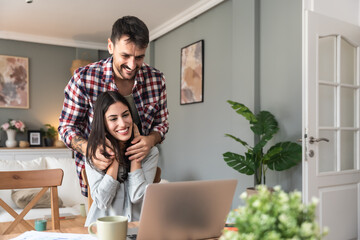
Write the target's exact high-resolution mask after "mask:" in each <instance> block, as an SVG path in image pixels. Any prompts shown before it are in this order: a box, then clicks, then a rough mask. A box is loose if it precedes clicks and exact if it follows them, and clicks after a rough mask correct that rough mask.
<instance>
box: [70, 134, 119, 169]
mask: <svg viewBox="0 0 360 240" xmlns="http://www.w3.org/2000/svg"><path fill="white" fill-rule="evenodd" d="M87 144H88V142H87V140H85V139H84V138H82V137H80V136H75V137H74V138H73V139H72V140H71V147H72V148H73V149H74V150H75V151H77V152H79V153H81V154H82V155H84V156H86V148H87ZM106 145H107V147H106V148H105V151H104V149H103V147H102V146H98V148H97V149H96V152H95V158H93V159H92V161H93V164H94V166H95V167H96V168H98V169H99V170H105V169H106V168H108V167H109V165H110V164H111V163H112V162H113V160H114V158H115V154H114V151H113V150H112V146H111V143H110V141H109V140H108V139H106Z"/></svg>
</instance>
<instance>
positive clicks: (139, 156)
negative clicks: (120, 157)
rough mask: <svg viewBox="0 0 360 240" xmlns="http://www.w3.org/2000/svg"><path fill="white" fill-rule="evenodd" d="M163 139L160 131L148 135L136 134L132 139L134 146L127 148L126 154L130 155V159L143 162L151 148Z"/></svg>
mask: <svg viewBox="0 0 360 240" xmlns="http://www.w3.org/2000/svg"><path fill="white" fill-rule="evenodd" d="M160 141H161V136H160V134H159V133H158V132H151V133H150V134H149V135H148V136H141V135H138V136H135V138H134V139H133V140H132V141H131V144H133V145H132V146H130V147H128V148H127V149H126V152H125V155H126V156H130V157H129V160H131V161H133V160H135V161H137V162H141V161H142V160H143V159H144V158H145V157H146V156H147V155H148V154H149V152H150V149H151V148H152V147H153V146H155V145H156V144H157V143H159V142H160Z"/></svg>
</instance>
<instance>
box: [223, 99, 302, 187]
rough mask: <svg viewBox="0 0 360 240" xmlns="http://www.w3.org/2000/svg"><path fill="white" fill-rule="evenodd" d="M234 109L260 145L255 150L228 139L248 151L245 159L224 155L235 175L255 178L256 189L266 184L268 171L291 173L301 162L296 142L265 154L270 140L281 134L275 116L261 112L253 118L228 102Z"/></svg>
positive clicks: (231, 154) (230, 154) (299, 147)
mask: <svg viewBox="0 0 360 240" xmlns="http://www.w3.org/2000/svg"><path fill="white" fill-rule="evenodd" d="M227 102H228V103H229V104H230V105H231V107H232V108H233V109H234V110H235V111H236V113H238V114H240V115H241V116H243V117H244V118H246V119H247V120H248V121H249V123H250V125H251V126H250V129H251V130H252V131H253V133H254V134H255V136H257V137H258V139H259V141H258V142H257V143H256V145H255V146H254V147H251V146H250V145H249V144H247V142H245V141H243V140H241V139H240V138H237V137H235V136H233V135H231V134H225V136H227V137H230V138H232V139H234V140H235V141H237V142H239V143H240V144H241V145H243V146H244V147H245V148H246V150H247V151H246V152H245V154H244V155H241V154H237V153H233V152H226V153H224V154H223V157H224V160H225V162H226V163H227V165H229V166H230V167H232V168H233V169H235V170H236V171H238V172H240V173H243V174H246V175H255V178H254V179H255V181H254V185H255V186H256V185H258V184H266V171H267V169H268V168H270V169H271V170H276V171H283V170H286V169H289V168H291V167H293V166H295V165H297V164H298V163H299V162H301V146H300V145H299V144H297V143H294V142H289V141H287V142H279V143H276V144H275V145H274V146H272V147H270V148H269V149H268V150H267V152H265V153H264V147H265V146H266V144H267V143H268V141H269V140H271V139H272V138H273V136H274V135H275V134H276V133H277V132H278V131H279V127H278V122H277V121H276V119H275V117H274V115H272V114H271V113H270V112H268V111H261V112H259V113H258V114H256V115H255V114H253V113H252V112H251V111H250V109H249V108H247V107H246V106H245V105H244V104H242V103H238V102H233V101H230V100H228V101H227Z"/></svg>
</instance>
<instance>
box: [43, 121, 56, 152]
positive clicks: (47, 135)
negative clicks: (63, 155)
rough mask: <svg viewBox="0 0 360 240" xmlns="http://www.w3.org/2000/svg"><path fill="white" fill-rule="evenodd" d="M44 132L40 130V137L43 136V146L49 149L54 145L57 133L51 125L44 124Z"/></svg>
mask: <svg viewBox="0 0 360 240" xmlns="http://www.w3.org/2000/svg"><path fill="white" fill-rule="evenodd" d="M44 126H45V127H46V130H44V129H40V130H41V132H42V135H43V136H44V144H45V146H47V147H51V146H53V145H54V141H55V139H56V138H57V135H58V131H57V130H56V128H55V127H54V126H52V125H51V124H48V123H47V124H45V125H44Z"/></svg>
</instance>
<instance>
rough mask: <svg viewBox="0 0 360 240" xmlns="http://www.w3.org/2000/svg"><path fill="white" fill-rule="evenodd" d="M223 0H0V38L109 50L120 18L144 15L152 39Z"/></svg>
mask: <svg viewBox="0 0 360 240" xmlns="http://www.w3.org/2000/svg"><path fill="white" fill-rule="evenodd" d="M222 1H224V0H33V2H32V3H26V0H0V38H2V39H11V40H20V41H30V42H38V43H47V44H55V45H63V46H72V47H80V48H92V49H104V50H105V49H106V42H107V38H108V37H109V36H110V32H111V26H112V24H113V23H114V22H115V20H116V19H118V18H119V17H121V16H124V15H134V16H137V17H139V18H140V19H142V20H143V21H144V22H145V23H146V24H147V26H148V28H149V31H150V40H154V39H156V38H158V37H160V36H161V35H163V34H165V33H166V32H168V31H171V30H172V29H174V28H176V27H178V26H179V25H181V24H183V23H185V22H187V21H188V20H190V19H192V18H194V17H196V16H197V15H199V14H201V13H203V12H205V11H207V10H208V9H210V8H212V7H213V6H215V5H217V4H219V3H220V2H222Z"/></svg>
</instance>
